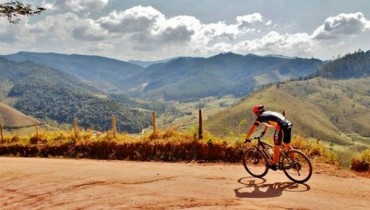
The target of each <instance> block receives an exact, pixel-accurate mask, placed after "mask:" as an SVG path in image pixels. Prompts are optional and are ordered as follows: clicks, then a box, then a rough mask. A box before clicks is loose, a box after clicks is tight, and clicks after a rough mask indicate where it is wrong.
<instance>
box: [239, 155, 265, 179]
mask: <svg viewBox="0 0 370 210" xmlns="http://www.w3.org/2000/svg"><path fill="white" fill-rule="evenodd" d="M242 161H243V166H244V168H245V170H246V171H247V172H248V173H249V174H250V175H252V176H253V177H258V178H262V177H264V176H265V175H266V174H267V172H268V168H267V159H266V157H265V156H264V155H263V154H262V153H261V152H260V151H258V150H257V148H249V149H247V150H246V151H245V152H244V154H243V160H242Z"/></svg>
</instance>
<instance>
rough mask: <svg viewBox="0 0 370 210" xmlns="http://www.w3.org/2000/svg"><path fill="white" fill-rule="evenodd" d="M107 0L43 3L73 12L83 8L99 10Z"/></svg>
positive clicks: (65, 0) (60, 0)
mask: <svg viewBox="0 0 370 210" xmlns="http://www.w3.org/2000/svg"><path fill="white" fill-rule="evenodd" d="M108 2H109V0H58V1H56V2H55V4H54V5H51V4H50V3H48V4H47V3H45V5H46V6H48V7H49V8H59V9H62V10H63V9H65V10H71V11H74V12H79V11H85V10H100V9H102V8H104V7H105V6H106V5H107V4H108Z"/></svg>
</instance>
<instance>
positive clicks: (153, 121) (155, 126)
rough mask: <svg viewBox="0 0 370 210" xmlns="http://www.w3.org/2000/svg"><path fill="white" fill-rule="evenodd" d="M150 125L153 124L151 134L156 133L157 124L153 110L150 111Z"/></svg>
mask: <svg viewBox="0 0 370 210" xmlns="http://www.w3.org/2000/svg"><path fill="white" fill-rule="evenodd" d="M152 125H153V134H156V133H157V125H156V121H155V112H153V113H152Z"/></svg>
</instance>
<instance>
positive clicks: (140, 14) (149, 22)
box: [98, 6, 165, 33]
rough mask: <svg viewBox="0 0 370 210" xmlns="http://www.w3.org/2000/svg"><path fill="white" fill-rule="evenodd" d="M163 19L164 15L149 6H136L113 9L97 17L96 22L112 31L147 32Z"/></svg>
mask: <svg viewBox="0 0 370 210" xmlns="http://www.w3.org/2000/svg"><path fill="white" fill-rule="evenodd" d="M164 19H165V17H164V15H163V14H162V13H160V12H159V11H158V10H156V9H154V8H153V7H151V6H149V7H142V6H136V7H133V8H131V9H128V10H125V11H120V12H117V11H113V12H111V13H110V14H109V15H108V16H105V17H102V18H100V19H98V23H99V24H100V25H101V26H102V27H103V28H105V29H107V30H108V31H109V32H112V33H119V32H121V33H140V32H141V33H147V32H148V31H150V30H152V29H153V27H156V23H157V22H161V21H163V20H164Z"/></svg>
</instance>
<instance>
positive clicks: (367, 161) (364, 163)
mask: <svg viewBox="0 0 370 210" xmlns="http://www.w3.org/2000/svg"><path fill="white" fill-rule="evenodd" d="M369 165H370V149H367V150H365V151H363V152H362V153H360V154H356V155H355V156H354V157H352V165H351V170H354V171H359V172H366V171H370V167H369Z"/></svg>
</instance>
